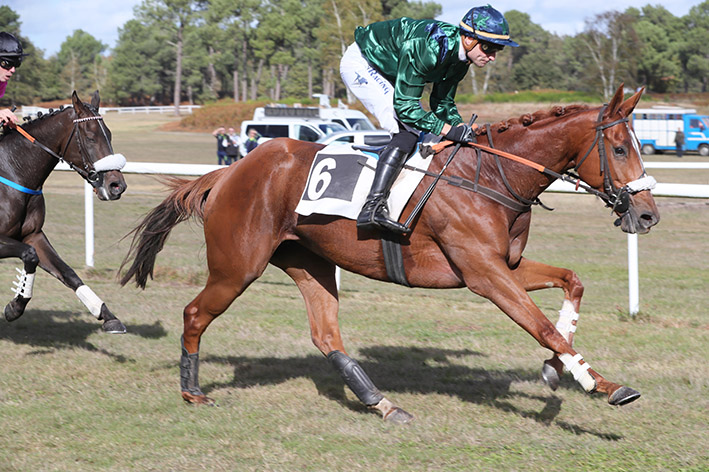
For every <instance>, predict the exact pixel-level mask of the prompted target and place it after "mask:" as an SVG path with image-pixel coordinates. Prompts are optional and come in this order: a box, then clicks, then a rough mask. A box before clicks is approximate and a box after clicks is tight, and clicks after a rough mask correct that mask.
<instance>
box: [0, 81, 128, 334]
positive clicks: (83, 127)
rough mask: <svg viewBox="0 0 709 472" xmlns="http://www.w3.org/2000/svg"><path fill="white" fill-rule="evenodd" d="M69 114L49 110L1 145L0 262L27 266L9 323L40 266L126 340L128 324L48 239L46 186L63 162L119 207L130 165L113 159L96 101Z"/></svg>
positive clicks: (68, 110) (19, 312)
mask: <svg viewBox="0 0 709 472" xmlns="http://www.w3.org/2000/svg"><path fill="white" fill-rule="evenodd" d="M71 100H72V106H71V107H67V108H64V107H61V108H60V109H59V110H50V113H49V114H45V115H41V114H40V116H39V117H38V118H37V119H35V120H32V121H29V122H28V123H26V124H25V125H23V126H24V127H23V126H18V127H17V128H15V129H9V130H7V131H6V133H5V134H4V135H3V136H2V137H0V182H2V183H0V201H2V206H1V207H0V258H6V257H17V258H19V259H21V260H22V262H23V263H24V267H23V269H22V270H21V271H20V274H19V275H18V281H17V282H16V283H15V286H16V289H15V294H16V297H15V298H14V299H13V300H12V301H10V303H8V304H7V306H5V311H4V315H5V319H6V320H7V321H14V320H16V319H17V318H19V317H20V316H22V314H23V313H24V312H25V308H26V307H27V303H29V301H30V298H31V297H32V288H33V284H34V277H35V272H36V270H37V265H39V266H40V267H41V268H42V269H44V270H46V271H47V272H49V273H50V274H52V275H53V276H54V277H56V278H57V279H59V281H60V282H62V283H63V284H64V285H66V286H67V287H69V288H70V289H71V290H73V291H74V292H75V293H76V296H77V297H78V298H79V299H80V300H81V301H82V302H83V303H84V305H86V307H87V308H88V309H89V311H90V312H91V314H92V315H94V316H95V317H96V318H98V319H99V320H102V321H103V324H102V329H103V330H104V331H106V332H108V333H125V331H126V328H125V326H123V323H121V322H120V320H119V319H118V318H116V317H115V316H114V315H113V313H111V311H110V310H109V309H108V308H107V307H106V304H105V303H103V301H102V300H101V299H100V298H99V297H98V296H97V295H96V294H95V293H94V292H93V291H92V290H91V289H90V288H89V287H88V286H87V285H85V284H84V282H82V280H81V279H80V278H79V276H78V275H76V272H74V270H73V269H72V268H71V267H69V266H68V265H67V264H66V262H64V261H63V260H62V259H61V257H59V255H58V254H57V252H56V251H55V250H54V248H53V247H52V245H51V244H50V242H49V240H48V239H47V236H46V235H45V233H44V231H43V230H42V227H43V226H44V216H45V204H44V195H43V194H42V190H41V189H42V185H43V184H44V182H45V180H47V178H48V177H49V174H50V173H51V172H52V170H53V169H54V167H56V165H57V164H58V163H59V161H64V162H65V163H66V164H68V165H69V167H71V168H72V169H73V170H74V171H76V172H77V173H78V174H79V175H80V176H81V177H83V178H84V179H85V180H86V181H87V182H88V183H90V184H91V185H92V186H93V188H94V191H95V192H96V194H97V195H98V198H99V199H100V200H117V199H119V198H120V197H121V194H122V193H123V192H124V191H125V189H126V182H125V179H124V178H123V174H122V173H121V172H120V169H121V168H122V167H123V165H124V164H125V157H123V156H122V155H120V154H114V152H113V147H112V146H111V132H110V131H109V130H108V128H107V127H106V125H105V124H104V123H103V121H102V118H101V116H100V115H98V106H99V100H100V99H99V94H98V92H96V93H94V95H93V97H92V99H91V104H90V105H89V104H86V103H83V102H81V100H79V98H78V96H77V95H76V92H74V93H73V94H72V97H71Z"/></svg>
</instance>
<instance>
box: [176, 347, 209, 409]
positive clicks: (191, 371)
mask: <svg viewBox="0 0 709 472" xmlns="http://www.w3.org/2000/svg"><path fill="white" fill-rule="evenodd" d="M180 343H181V344H182V357H181V358H180V387H181V388H182V391H183V392H187V393H189V394H191V395H200V396H201V395H204V393H202V390H201V389H200V388H199V351H198V352H195V353H194V354H189V353H188V352H187V349H185V340H184V338H180Z"/></svg>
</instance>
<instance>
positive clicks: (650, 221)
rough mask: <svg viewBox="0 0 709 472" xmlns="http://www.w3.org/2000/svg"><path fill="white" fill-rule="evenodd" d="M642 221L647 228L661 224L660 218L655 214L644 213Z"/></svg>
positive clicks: (641, 216)
mask: <svg viewBox="0 0 709 472" xmlns="http://www.w3.org/2000/svg"><path fill="white" fill-rule="evenodd" d="M640 221H641V223H642V225H643V226H644V227H645V228H650V227H652V226H655V225H656V224H657V223H659V221H660V217H659V216H657V215H655V214H654V213H643V214H642V215H640Z"/></svg>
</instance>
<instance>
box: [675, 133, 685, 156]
mask: <svg viewBox="0 0 709 472" xmlns="http://www.w3.org/2000/svg"><path fill="white" fill-rule="evenodd" d="M675 150H676V153H677V157H682V155H683V154H684V133H683V132H682V130H681V129H680V128H677V132H676V133H675Z"/></svg>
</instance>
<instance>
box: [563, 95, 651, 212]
mask: <svg viewBox="0 0 709 472" xmlns="http://www.w3.org/2000/svg"><path fill="white" fill-rule="evenodd" d="M606 108H607V105H604V106H603V107H601V111H600V112H599V114H598V121H597V122H596V137H595V138H594V140H593V143H591V147H590V148H588V151H586V154H584V156H583V157H582V158H581V160H580V161H579V162H578V164H576V166H575V167H574V172H578V169H579V168H580V167H581V165H582V164H583V163H584V161H585V160H586V158H587V157H588V155H589V154H591V151H593V148H595V147H596V145H598V157H599V164H600V172H601V175H602V176H603V192H599V191H598V190H595V189H590V190H589V189H588V188H585V190H586V191H588V192H591V193H593V194H595V195H596V196H598V197H599V198H600V199H601V200H603V201H604V202H605V204H606V206H607V207H610V208H612V210H613V211H615V212H617V213H618V214H619V215H621V217H622V216H623V215H625V214H626V213H627V212H628V210H630V196H631V195H635V194H636V193H638V192H642V191H643V190H651V189H653V188H655V184H656V183H657V182H656V181H655V179H654V178H653V177H651V176H649V175H647V172H646V171H645V167H644V166H643V171H642V173H641V174H640V177H639V178H637V179H636V180H633V181H632V182H628V183H627V184H625V185H623V186H622V187H620V188H618V187H616V186H615V184H614V183H613V178H612V176H611V172H610V164H609V162H608V154H607V153H606V146H605V142H604V137H605V136H604V133H603V131H604V130H606V129H608V128H612V127H613V126H616V125H619V124H621V123H625V126H626V127H627V128H628V133H629V134H630V136H631V138H632V139H633V147H634V148H635V151H636V152H637V154H638V156H640V147H639V146H638V143H637V138H636V137H635V134H634V133H633V131H632V130H631V129H630V126H629V125H628V117H625V118H621V119H618V120H615V121H612V122H610V123H605V124H603V123H602V117H603V113H604V112H605V110H606ZM640 165H641V166H642V160H641V161H640ZM567 174H568V175H572V176H574V177H575V178H579V177H578V176H576V175H574V174H571V173H570V172H567ZM579 179H580V178H579Z"/></svg>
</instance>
